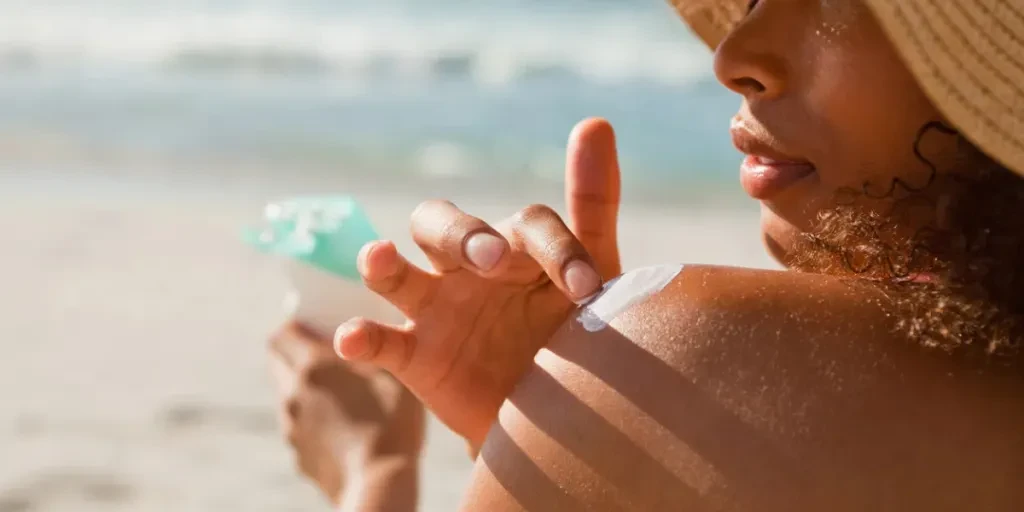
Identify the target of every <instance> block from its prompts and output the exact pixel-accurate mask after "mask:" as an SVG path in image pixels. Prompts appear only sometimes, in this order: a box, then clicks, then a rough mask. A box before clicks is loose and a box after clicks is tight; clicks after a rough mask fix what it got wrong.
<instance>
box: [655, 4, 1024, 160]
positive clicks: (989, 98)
mask: <svg viewBox="0 0 1024 512" xmlns="http://www.w3.org/2000/svg"><path fill="white" fill-rule="evenodd" d="M862 1H863V2H864V3H865V4H867V5H868V6H869V7H870V8H871V10H872V11H873V12H874V14H875V17H876V18H877V19H878V22H879V24H880V25H881V26H882V28H883V29H884V30H885V32H886V33H887V34H888V36H889V39H890V40H891V41H892V43H893V45H894V46H895V47H896V50H897V51H898V52H899V54H900V55H901V56H902V57H903V59H904V60H905V61H906V63H907V66H908V67H909V68H910V70H911V72H913V73H914V76H915V77H917V81H918V83H919V84H920V85H921V88H922V89H923V90H924V91H925V93H926V94H927V95H928V96H929V97H930V98H931V100H932V102H933V103H934V104H935V105H936V107H937V108H938V109H939V110H940V111H941V112H942V113H943V115H945V116H946V118H947V119H948V120H949V121H950V122H951V123H952V124H953V125H954V126H956V127H957V129H958V130H960V133H961V134H963V135H964V136H965V137H967V138H968V139H969V140H971V142H973V143H974V144H975V145H976V146H978V147H979V148H980V149H981V150H982V151H984V152H985V153H986V154H988V155H989V156H991V157H992V158H994V159H996V160H997V161H999V162H1000V163H1002V164H1003V165H1005V166H1006V167H1008V168H1009V169H1011V170H1013V171H1015V172H1017V173H1018V174H1024V0H862ZM669 3H671V4H672V5H673V6H674V7H675V8H676V10H677V11H678V12H679V14H680V15H681V16H682V17H683V19H684V20H685V21H686V22H687V23H688V24H689V25H690V28H691V29H692V30H693V31H694V33H696V34H697V36H698V37H700V38H701V39H702V40H703V41H704V42H705V43H707V44H708V46H710V47H712V48H714V47H716V46H718V43H719V41H721V40H722V38H724V37H725V35H726V34H727V33H728V32H729V30H730V29H731V27H732V26H733V25H734V24H735V23H737V22H739V21H740V20H741V19H742V18H743V16H744V14H745V12H746V10H747V5H748V3H749V2H748V1H747V0H669Z"/></svg>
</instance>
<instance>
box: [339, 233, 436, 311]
mask: <svg viewBox="0 0 1024 512" xmlns="http://www.w3.org/2000/svg"><path fill="white" fill-rule="evenodd" d="M358 267H359V273H360V274H361V275H362V277H363V283H365V284H366V287H367V288H369V289H370V290H373V291H374V292H375V293H377V295H380V296H381V297H383V298H384V299H385V300H387V301H388V302H390V303H391V304H392V305H394V306H395V307H396V308H398V310H399V311H401V312H402V314H403V315H405V316H406V317H408V318H414V317H415V316H417V315H418V314H419V311H420V308H421V307H422V306H423V304H425V303H426V302H427V301H428V300H429V298H430V297H431V295H432V294H433V291H434V289H435V287H436V286H437V277H436V276H433V275H431V274H428V273H427V272H425V271H424V270H423V269H421V268H419V267H417V266H416V265H413V264H412V263H409V260H407V259H405V257H403V256H402V255H401V254H400V253H399V252H398V249H397V248H396V247H395V244H394V243H392V242H387V241H383V242H370V243H368V244H366V245H365V246H363V248H362V250H360V251H359V259H358Z"/></svg>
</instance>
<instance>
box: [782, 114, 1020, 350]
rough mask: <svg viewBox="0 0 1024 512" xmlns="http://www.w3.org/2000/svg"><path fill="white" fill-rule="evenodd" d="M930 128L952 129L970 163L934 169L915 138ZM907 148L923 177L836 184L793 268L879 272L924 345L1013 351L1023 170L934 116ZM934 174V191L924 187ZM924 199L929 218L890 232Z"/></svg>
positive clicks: (903, 324) (963, 159)
mask: <svg viewBox="0 0 1024 512" xmlns="http://www.w3.org/2000/svg"><path fill="white" fill-rule="evenodd" d="M933 131H935V132H939V133H942V134H946V135H950V136H955V137H957V141H958V156H960V159H959V160H958V163H957V165H971V166H972V167H973V169H971V172H947V173H940V172H939V170H938V169H937V167H936V165H935V164H934V163H932V162H931V161H930V160H929V159H928V158H926V157H925V156H924V155H923V154H922V151H921V140H922V138H923V137H924V136H925V135H926V134H927V133H929V132H933ZM913 150H914V154H915V156H916V157H917V159H918V160H919V161H920V162H922V163H923V164H924V165H925V166H927V167H928V169H929V170H930V174H929V177H928V179H927V181H926V182H925V183H924V184H922V185H919V186H914V185H911V184H909V183H907V182H906V181H904V180H902V179H900V178H895V179H893V180H892V182H891V183H890V184H889V186H888V187H887V188H885V189H884V190H882V191H881V192H878V191H877V188H875V187H873V186H872V185H871V184H870V183H865V184H864V185H863V186H862V188H861V189H860V190H854V189H842V190H839V191H838V192H837V195H838V199H839V206H837V207H835V208H833V209H830V210H828V211H825V212H822V213H820V214H819V216H818V222H817V225H816V229H814V230H813V232H811V233H808V234H807V235H805V239H804V241H803V242H804V243H805V244H806V247H804V250H803V251H798V252H799V253H801V254H802V255H801V256H800V257H799V259H798V260H797V261H795V262H794V263H795V265H794V267H795V268H797V269H799V270H804V271H811V272H826V273H840V274H854V275H857V276H860V277H864V278H868V279H872V280H877V281H881V282H882V283H884V286H886V287H887V288H888V289H890V290H891V291H892V293H891V294H890V295H891V296H892V297H894V300H895V301H896V304H897V306H898V307H899V308H900V312H901V320H900V321H899V322H898V324H899V325H898V327H899V328H900V329H901V330H903V331H905V333H906V335H908V336H909V337H910V338H911V339H912V340H914V341H916V342H919V343H921V344H923V345H925V346H927V347H932V348H938V349H942V350H947V351H960V352H964V353H978V352H983V353H984V354H985V355H986V357H989V358H991V357H996V358H999V359H1003V358H1011V359H1013V360H1016V357H1014V356H1016V354H1017V352H1018V350H1017V348H1018V345H1019V343H1020V340H1021V339H1022V336H1024V282H1022V277H1024V272H1022V271H1024V179H1022V178H1020V177H1018V176H1017V175H1015V174H1013V173H1012V172H1010V171H1009V170H1007V169H1006V168H1004V167H1002V166H1000V165H998V164H996V163H995V162H993V161H992V160H991V159H989V158H987V157H985V156H984V155H983V154H982V153H981V152H980V151H978V150H977V149H976V148H974V147H973V146H972V145H971V144H970V143H969V142H968V141H967V140H966V139H964V138H963V137H962V136H961V135H960V134H959V133H958V132H956V131H955V130H953V129H952V128H950V127H948V126H946V125H943V124H941V123H938V122H932V123H928V124H926V125H925V126H923V127H922V128H921V129H920V130H919V132H918V134H917V138H916V139H915V142H914V147H913ZM979 162H981V163H980V164H979ZM940 182H944V183H941V186H942V187H943V188H942V193H940V194H938V197H937V198H935V196H936V194H930V193H929V192H934V190H931V189H932V188H933V187H936V186H937V185H940ZM946 189H948V190H949V192H948V193H947V192H945V190H946ZM865 202H868V203H870V202H884V204H886V205H889V206H888V210H887V211H885V212H884V213H879V212H878V211H877V210H872V209H869V208H864V207H863V206H865ZM921 208H923V209H925V210H926V211H930V212H931V214H930V215H931V217H932V220H931V222H930V223H929V224H927V225H926V226H925V227H922V228H920V229H919V230H917V232H916V233H914V234H913V235H912V236H903V237H900V236H898V235H896V233H898V232H899V231H898V230H897V229H896V227H897V226H899V225H901V224H902V223H904V222H905V221H906V220H905V219H906V218H907V216H908V215H911V214H912V212H914V211H920V209H921Z"/></svg>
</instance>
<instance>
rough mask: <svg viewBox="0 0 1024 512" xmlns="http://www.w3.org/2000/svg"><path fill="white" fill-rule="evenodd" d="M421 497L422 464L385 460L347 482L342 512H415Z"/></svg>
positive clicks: (409, 459) (401, 459)
mask: <svg viewBox="0 0 1024 512" xmlns="http://www.w3.org/2000/svg"><path fill="white" fill-rule="evenodd" d="M418 497H419V460H418V459H417V458H415V457H413V456H390V457H381V458H379V459H376V460H373V461H371V462H369V463H368V464H367V466H366V467H365V469H364V470H363V471H361V472H359V473H358V474H355V475H352V476H351V478H350V479H349V480H348V481H347V482H346V485H345V490H344V492H343V493H342V496H341V500H340V503H339V508H338V510H339V511H342V512H357V511H358V512H378V511H380V512H414V511H415V510H416V505H417V500H418Z"/></svg>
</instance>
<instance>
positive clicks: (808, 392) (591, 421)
mask: <svg viewBox="0 0 1024 512" xmlns="http://www.w3.org/2000/svg"><path fill="white" fill-rule="evenodd" d="M645 283H646V284H645ZM627 284H629V286H626V287H620V288H619V289H618V290H615V289H612V290H609V292H608V293H607V294H606V295H605V296H602V297H600V298H599V299H597V301H595V302H594V303H593V304H591V305H590V309H589V310H587V311H584V312H583V313H581V315H580V316H578V317H576V318H573V319H572V320H571V321H569V322H568V323H567V324H566V325H565V326H564V327H563V329H562V330H561V331H560V332H559V333H558V334H557V335H556V336H555V338H554V339H553V340H552V343H551V344H550V346H549V347H548V348H547V349H545V350H544V351H542V352H541V353H540V354H539V355H538V357H537V360H536V365H535V367H534V369H533V370H532V371H531V372H530V374H529V375H527V376H526V377H525V378H524V380H523V381H522V383H521V384H520V386H519V387H518V388H517V390H516V391H515V393H513V395H512V396H511V397H510V399H509V400H508V402H507V403H506V404H505V406H504V407H503V408H502V411H501V414H500V418H499V423H498V424H497V425H496V426H495V428H494V429H493V430H492V432H491V434H490V436H489V438H488V441H487V443H486V444H485V446H484V448H483V451H482V454H481V457H480V461H479V462H478V465H477V470H476V473H475V475H474V481H473V485H472V486H471V489H470V492H469V494H468V496H467V501H466V510H484V509H488V510H493V511H501V510H529V511H542V510H565V511H568V510H683V511H703V510H787V511H788V510H838V511H841V510H894V511H895V510H915V509H921V510H925V509H926V510H965V509H966V510H982V509H984V510H1019V509H1020V508H1021V507H1022V505H1024V488H1021V487H1020V486H1019V485H1018V482H1019V477H1020V475H1021V474H1022V470H1024V462H1022V460H1024V458H1022V457H1020V454H1022V453H1024V407H1021V405H1022V402H1024V383H1022V382H1021V379H1020V377H1019V375H1018V374H1015V373H1013V372H1011V371H1009V370H1000V369H997V368H989V367H986V366H985V365H984V364H979V363H967V362H965V361H962V360H956V359H953V358H951V357H948V356H945V355H942V354H937V353H930V352H927V351H925V350H923V349H921V348H919V347H918V346H916V345H915V344H914V343H912V342H909V341H908V340H906V339H904V338H903V337H902V336H901V335H900V334H899V333H898V332H896V331H895V330H894V315H895V314H896V312H895V311H894V310H893V306H892V304H891V301H890V299H889V297H887V296H886V293H885V292H883V291H881V290H879V289H877V288H875V287H872V286H868V285H864V284H862V283H858V282H856V281H845V280H841V279H835V278H827V277H823V276H813V275H806V274H797V273H791V272H771V271H759V270H747V269H733V268H719V267H700V266H691V267H686V268H685V269H682V270H681V271H679V272H677V275H672V276H668V274H666V273H664V272H662V273H661V274H657V273H652V274H648V275H647V276H642V277H640V278H638V279H636V280H634V281H633V282H631V283H627ZM638 297H639V298H638Z"/></svg>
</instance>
